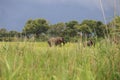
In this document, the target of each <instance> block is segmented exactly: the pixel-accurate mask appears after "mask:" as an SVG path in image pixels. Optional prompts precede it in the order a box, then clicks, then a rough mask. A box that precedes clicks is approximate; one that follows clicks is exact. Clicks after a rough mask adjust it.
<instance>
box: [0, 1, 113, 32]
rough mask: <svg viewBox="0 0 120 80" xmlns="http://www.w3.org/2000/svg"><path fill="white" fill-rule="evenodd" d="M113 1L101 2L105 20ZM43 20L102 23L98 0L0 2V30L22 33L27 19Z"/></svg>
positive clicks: (109, 15)
mask: <svg viewBox="0 0 120 80" xmlns="http://www.w3.org/2000/svg"><path fill="white" fill-rule="evenodd" d="M113 1H114V0H102V2H103V7H104V10H105V15H106V17H107V19H111V18H112V17H113V12H114V10H113ZM36 18H44V19H46V20H48V21H49V22H50V23H51V24H55V23H58V22H68V21H71V20H77V21H79V22H81V21H83V20H85V19H93V20H101V21H103V17H102V12H101V8H100V3H99V0H0V28H7V29H8V30H17V31H22V29H23V27H24V25H25V23H26V21H27V20H28V19H36Z"/></svg>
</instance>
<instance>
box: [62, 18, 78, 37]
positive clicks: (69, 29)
mask: <svg viewBox="0 0 120 80" xmlns="http://www.w3.org/2000/svg"><path fill="white" fill-rule="evenodd" d="M78 24H79V23H78V21H75V20H73V21H69V22H67V23H66V29H65V32H64V34H65V35H67V36H69V37H75V36H76V35H77V31H76V29H75V27H74V26H75V25H78Z"/></svg>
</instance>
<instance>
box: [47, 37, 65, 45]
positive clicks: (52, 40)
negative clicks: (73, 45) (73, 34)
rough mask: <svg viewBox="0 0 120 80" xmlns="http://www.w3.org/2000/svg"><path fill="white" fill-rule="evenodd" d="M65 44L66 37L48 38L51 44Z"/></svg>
mask: <svg viewBox="0 0 120 80" xmlns="http://www.w3.org/2000/svg"><path fill="white" fill-rule="evenodd" d="M62 43H63V44H65V41H64V38H63V37H52V38H50V39H49V40H48V44H49V46H50V47H51V46H57V45H61V44H62Z"/></svg>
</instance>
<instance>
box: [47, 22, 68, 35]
mask: <svg viewBox="0 0 120 80" xmlns="http://www.w3.org/2000/svg"><path fill="white" fill-rule="evenodd" d="M65 29H66V25H65V24H64V23H62V22H61V23H57V24H54V25H51V26H50V28H49V30H48V33H49V34H51V36H63V32H64V30H65Z"/></svg>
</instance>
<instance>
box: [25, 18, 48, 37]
mask: <svg viewBox="0 0 120 80" xmlns="http://www.w3.org/2000/svg"><path fill="white" fill-rule="evenodd" d="M48 28H49V26H48V22H47V21H46V20H45V19H35V20H31V19H30V20H28V21H27V22H26V24H25V27H24V29H23V33H25V34H26V35H28V36H29V35H30V34H36V37H39V35H40V34H41V33H46V32H47V30H48Z"/></svg>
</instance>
